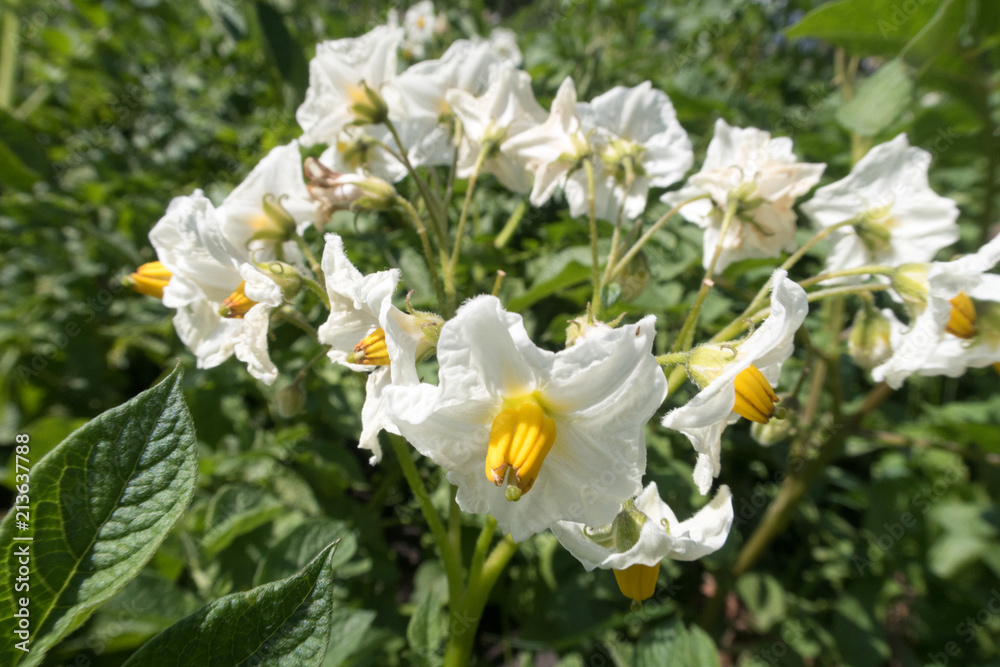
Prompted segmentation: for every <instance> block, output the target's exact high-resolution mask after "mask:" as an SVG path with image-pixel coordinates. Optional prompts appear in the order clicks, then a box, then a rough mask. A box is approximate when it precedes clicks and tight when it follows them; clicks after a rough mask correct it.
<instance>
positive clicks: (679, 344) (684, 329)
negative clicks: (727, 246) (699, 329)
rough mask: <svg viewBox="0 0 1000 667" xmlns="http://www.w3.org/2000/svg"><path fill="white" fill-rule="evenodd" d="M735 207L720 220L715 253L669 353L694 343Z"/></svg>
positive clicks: (732, 206) (728, 210) (684, 348)
mask: <svg viewBox="0 0 1000 667" xmlns="http://www.w3.org/2000/svg"><path fill="white" fill-rule="evenodd" d="M737 205H738V202H736V201H733V202H730V203H729V205H728V206H726V213H725V217H723V218H722V230H721V231H720V232H719V240H718V242H717V243H716V245H715V252H714V253H713V254H712V259H711V260H710V261H709V262H708V268H706V269H705V277H704V278H702V281H701V287H699V288H698V295H697V296H696V297H695V299H694V305H693V306H691V311H690V312H689V313H688V316H687V318H685V320H684V324H683V325H681V331H680V333H679V334H677V339H676V340H675V341H674V344H673V346H672V347H671V348H670V351H671V352H680V351H687V350H690V349H691V343H692V342H693V341H694V328H695V325H696V324H697V323H698V315H699V314H700V313H701V306H702V304H704V303H705V299H706V298H707V297H708V292H709V290H711V289H712V275H713V274H714V273H715V265H716V264H718V262H719V257H721V256H722V244H723V242H724V241H725V240H726V232H728V231H729V227H730V225H731V224H732V222H733V216H734V215H736V207H737Z"/></svg>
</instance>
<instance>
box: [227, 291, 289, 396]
mask: <svg viewBox="0 0 1000 667" xmlns="http://www.w3.org/2000/svg"><path fill="white" fill-rule="evenodd" d="M270 317H271V306H269V305H267V304H264V303H259V304H257V305H256V306H254V307H253V308H251V309H250V310H249V311H247V313H246V315H245V316H244V317H243V327H242V330H241V331H240V333H239V336H237V337H236V340H235V341H234V345H233V351H234V352H235V353H236V358H237V359H239V360H240V361H242V362H244V363H245V364H246V365H247V370H248V371H250V375H252V376H254V377H255V378H257V379H258V380H260V381H261V382H263V383H264V384H266V385H270V384H272V383H273V382H274V381H275V379H276V378H277V377H278V369H277V367H275V365H274V363H272V362H271V356H270V355H269V354H268V351H267V330H268V325H269V323H270Z"/></svg>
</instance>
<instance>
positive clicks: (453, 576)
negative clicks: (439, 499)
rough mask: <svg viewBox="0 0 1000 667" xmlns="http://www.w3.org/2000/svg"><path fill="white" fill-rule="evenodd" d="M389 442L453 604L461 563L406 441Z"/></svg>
mask: <svg viewBox="0 0 1000 667" xmlns="http://www.w3.org/2000/svg"><path fill="white" fill-rule="evenodd" d="M389 442H391V443H392V448H393V451H395V452H396V458H397V459H399V467H400V468H401V469H402V470H403V477H405V478H406V482H407V483H408V484H409V485H410V490H411V491H412V492H413V495H414V496H416V498H417V502H418V503H419V504H420V511H421V512H422V513H423V515H424V519H425V520H426V521H427V526H428V527H429V528H430V529H431V534H432V535H433V536H434V541H435V542H437V545H438V550H439V551H440V552H441V561H442V562H443V563H444V571H445V574H447V576H448V595H449V599H450V600H451V601H452V604H454V600H456V599H457V598H458V597H460V596H461V593H460V591H461V590H462V562H461V560H460V559H459V558H458V557H457V554H456V553H455V551H454V549H453V548H452V544H451V541H450V540H449V539H448V533H447V532H446V530H445V526H444V523H442V522H441V517H440V516H438V513H437V510H436V509H434V505H433V504H431V497H430V494H429V493H428V492H427V487H426V486H425V485H424V480H422V479H421V478H420V473H419V472H418V471H417V466H416V464H415V463H414V462H413V459H411V458H410V450H409V448H408V447H407V446H406V441H405V440H403V439H402V438H401V437H399V436H394V435H390V436H389Z"/></svg>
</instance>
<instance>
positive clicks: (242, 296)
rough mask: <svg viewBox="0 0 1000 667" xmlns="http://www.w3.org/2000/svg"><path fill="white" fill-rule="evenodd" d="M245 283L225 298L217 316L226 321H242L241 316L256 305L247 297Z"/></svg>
mask: <svg viewBox="0 0 1000 667" xmlns="http://www.w3.org/2000/svg"><path fill="white" fill-rule="evenodd" d="M246 286H247V283H246V281H243V282H241V283H240V286H239V287H237V288H236V290H235V291H234V292H233V293H232V294H230V295H229V296H227V297H226V300H225V301H223V302H222V306H220V307H219V315H221V316H222V317H225V318H228V319H236V320H242V319H243V316H244V315H246V314H247V313H248V312H250V309H251V308H253V307H254V306H256V305H257V302H256V301H252V300H251V299H250V298H248V297H247V293H246Z"/></svg>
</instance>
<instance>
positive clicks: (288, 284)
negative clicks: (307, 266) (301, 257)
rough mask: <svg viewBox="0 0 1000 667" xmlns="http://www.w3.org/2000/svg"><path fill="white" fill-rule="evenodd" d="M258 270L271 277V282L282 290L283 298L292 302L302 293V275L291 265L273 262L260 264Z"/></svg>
mask: <svg viewBox="0 0 1000 667" xmlns="http://www.w3.org/2000/svg"><path fill="white" fill-rule="evenodd" d="M257 268H259V269H261V270H263V271H264V272H265V273H267V275H268V276H270V278H271V280H273V281H274V282H275V284H276V285H277V286H278V287H280V288H281V298H282V299H283V300H285V301H291V300H292V299H294V298H295V297H296V296H297V295H298V293H299V292H301V291H302V274H301V273H299V270H298V269H296V268H295V267H294V266H292V265H291V264H286V263H285V262H279V261H278V260H273V261H270V262H264V263H263V264H258V265H257Z"/></svg>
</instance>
